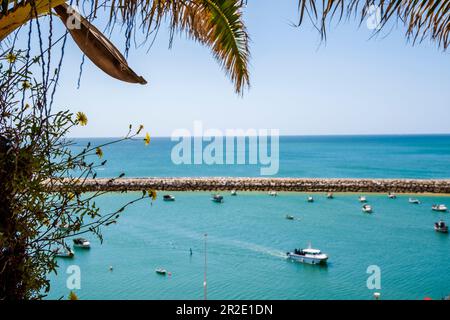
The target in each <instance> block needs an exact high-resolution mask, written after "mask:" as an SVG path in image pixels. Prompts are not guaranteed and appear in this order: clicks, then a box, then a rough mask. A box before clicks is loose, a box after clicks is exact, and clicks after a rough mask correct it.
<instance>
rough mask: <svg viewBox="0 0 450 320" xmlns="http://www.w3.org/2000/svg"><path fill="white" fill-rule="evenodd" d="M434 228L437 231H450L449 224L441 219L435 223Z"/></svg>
mask: <svg viewBox="0 0 450 320" xmlns="http://www.w3.org/2000/svg"><path fill="white" fill-rule="evenodd" d="M434 230H436V231H437V232H442V233H448V226H447V225H446V224H445V222H444V221H442V220H439V222H435V223H434Z"/></svg>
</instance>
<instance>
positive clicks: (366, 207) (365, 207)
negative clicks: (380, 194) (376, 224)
mask: <svg viewBox="0 0 450 320" xmlns="http://www.w3.org/2000/svg"><path fill="white" fill-rule="evenodd" d="M362 211H363V212H365V213H372V206H371V205H370V204H365V205H363V206H362Z"/></svg>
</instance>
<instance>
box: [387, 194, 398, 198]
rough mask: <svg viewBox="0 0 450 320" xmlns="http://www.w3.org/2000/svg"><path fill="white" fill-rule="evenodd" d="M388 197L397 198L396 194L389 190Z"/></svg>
mask: <svg viewBox="0 0 450 320" xmlns="http://www.w3.org/2000/svg"><path fill="white" fill-rule="evenodd" d="M388 198H389V199H397V196H396V195H395V193H392V192H389V193H388Z"/></svg>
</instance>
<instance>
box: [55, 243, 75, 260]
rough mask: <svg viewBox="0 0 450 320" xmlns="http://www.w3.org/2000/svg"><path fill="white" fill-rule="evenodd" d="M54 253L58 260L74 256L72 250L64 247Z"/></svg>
mask: <svg viewBox="0 0 450 320" xmlns="http://www.w3.org/2000/svg"><path fill="white" fill-rule="evenodd" d="M54 252H55V256H56V257H58V258H73V256H74V255H75V253H74V252H73V250H72V249H70V248H68V247H66V246H64V247H61V248H58V249H55V250H54Z"/></svg>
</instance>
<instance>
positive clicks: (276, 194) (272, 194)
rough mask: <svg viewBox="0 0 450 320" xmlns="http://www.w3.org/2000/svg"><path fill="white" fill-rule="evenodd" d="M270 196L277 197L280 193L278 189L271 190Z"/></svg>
mask: <svg viewBox="0 0 450 320" xmlns="http://www.w3.org/2000/svg"><path fill="white" fill-rule="evenodd" d="M269 196H271V197H276V196H278V193H277V192H276V191H269Z"/></svg>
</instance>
